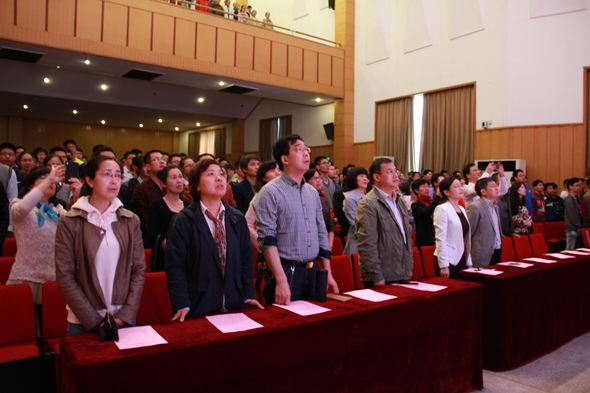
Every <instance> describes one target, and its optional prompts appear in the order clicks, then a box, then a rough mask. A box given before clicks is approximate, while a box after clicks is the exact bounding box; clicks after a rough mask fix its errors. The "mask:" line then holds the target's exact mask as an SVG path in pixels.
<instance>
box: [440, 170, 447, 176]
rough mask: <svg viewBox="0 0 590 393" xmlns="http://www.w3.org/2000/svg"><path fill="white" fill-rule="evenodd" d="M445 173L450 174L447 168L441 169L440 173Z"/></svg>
mask: <svg viewBox="0 0 590 393" xmlns="http://www.w3.org/2000/svg"><path fill="white" fill-rule="evenodd" d="M445 173H446V174H447V175H448V174H449V171H447V170H446V169H443V170H442V171H440V174H441V175H443V176H444V175H445Z"/></svg>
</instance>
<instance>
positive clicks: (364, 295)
mask: <svg viewBox="0 0 590 393" xmlns="http://www.w3.org/2000/svg"><path fill="white" fill-rule="evenodd" d="M345 295H350V296H353V297H356V298H359V299H363V300H368V301H370V302H384V301H386V300H391V299H397V296H392V295H387V294H385V293H379V292H375V291H373V290H372V289H359V290H357V291H350V292H346V293H345Z"/></svg>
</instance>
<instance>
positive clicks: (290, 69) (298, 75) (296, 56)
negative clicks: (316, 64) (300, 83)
mask: <svg viewBox="0 0 590 393" xmlns="http://www.w3.org/2000/svg"><path fill="white" fill-rule="evenodd" d="M288 51H289V53H288V56H289V57H288V63H287V64H288V66H287V74H288V76H289V78H294V79H303V49H301V48H298V47H296V46H292V45H289V49H288Z"/></svg>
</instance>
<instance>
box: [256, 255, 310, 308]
mask: <svg viewBox="0 0 590 393" xmlns="http://www.w3.org/2000/svg"><path fill="white" fill-rule="evenodd" d="M282 266H283V271H284V272H285V276H286V277H287V283H289V288H290V289H291V301H295V300H305V299H311V298H314V297H315V281H316V275H317V271H318V265H317V263H315V264H314V265H313V268H311V269H306V268H305V266H295V270H294V272H293V271H292V270H291V266H290V265H282ZM267 269H268V268H267ZM269 272H270V269H269ZM276 286H277V282H276V281H275V279H274V277H273V276H272V275H271V274H268V275H266V281H265V285H264V291H262V295H263V296H264V299H265V300H266V303H267V304H273V303H274V302H275V289H276Z"/></svg>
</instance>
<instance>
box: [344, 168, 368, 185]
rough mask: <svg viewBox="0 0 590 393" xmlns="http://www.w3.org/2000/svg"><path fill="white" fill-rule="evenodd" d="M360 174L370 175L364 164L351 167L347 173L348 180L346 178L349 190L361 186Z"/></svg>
mask: <svg viewBox="0 0 590 393" xmlns="http://www.w3.org/2000/svg"><path fill="white" fill-rule="evenodd" d="M360 175H365V176H367V177H369V173H368V172H367V170H366V169H365V168H363V167H362V166H357V167H354V168H350V170H349V171H348V173H347V174H346V180H345V183H346V187H348V189H349V190H354V189H357V188H358V187H359V184H358V181H357V179H358V177H359V176H360Z"/></svg>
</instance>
